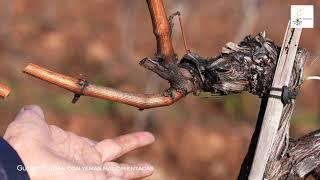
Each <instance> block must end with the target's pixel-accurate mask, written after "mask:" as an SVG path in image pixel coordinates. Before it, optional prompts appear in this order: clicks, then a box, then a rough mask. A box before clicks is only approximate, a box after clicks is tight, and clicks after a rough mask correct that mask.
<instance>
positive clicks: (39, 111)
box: [20, 105, 44, 119]
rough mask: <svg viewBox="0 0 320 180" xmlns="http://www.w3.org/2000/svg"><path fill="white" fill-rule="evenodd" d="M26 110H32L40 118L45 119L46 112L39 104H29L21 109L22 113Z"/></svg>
mask: <svg viewBox="0 0 320 180" xmlns="http://www.w3.org/2000/svg"><path fill="white" fill-rule="evenodd" d="M24 111H32V112H33V113H35V114H37V115H38V116H40V118H42V119H44V114H43V111H42V109H41V108H40V107H39V106H37V105H27V106H24V107H22V109H21V110H20V113H22V112H24Z"/></svg>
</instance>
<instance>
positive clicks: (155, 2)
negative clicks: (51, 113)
mask: <svg viewBox="0 0 320 180" xmlns="http://www.w3.org/2000/svg"><path fill="white" fill-rule="evenodd" d="M146 1H147V4H148V7H149V11H150V15H151V20H152V25H153V32H154V35H155V36H156V40H157V56H158V57H161V59H163V60H164V64H174V65H175V64H176V63H177V56H176V54H175V53H174V49H173V45H172V39H171V34H170V31H171V30H170V25H169V21H168V18H167V15H166V12H165V8H164V6H163V2H162V0H146ZM23 72H25V73H27V74H29V75H31V76H34V77H37V78H39V79H42V80H44V81H47V82H49V83H52V84H55V85H57V86H59V87H62V88H64V89H67V90H69V91H71V92H73V93H75V98H74V100H73V102H75V101H76V100H77V99H78V98H79V96H80V95H86V96H92V97H97V98H101V99H105V100H110V101H113V102H119V103H124V104H128V105H131V106H135V107H138V108H139V109H148V108H155V107H161V106H169V105H171V104H173V103H175V102H176V101H178V100H179V99H181V98H182V97H184V96H185V95H186V93H185V92H183V91H179V90H176V89H175V88H172V87H170V88H169V89H167V90H166V91H164V92H163V93H160V94H155V95H147V94H136V93H129V92H123V91H120V90H116V89H112V88H108V87H101V86H96V85H92V84H86V85H85V87H84V86H83V84H81V82H80V80H78V79H75V78H72V77H69V76H65V75H62V74H58V73H55V72H53V71H50V70H47V69H45V68H43V67H40V66H37V65H34V64H29V65H28V66H27V67H26V68H25V69H24V70H23Z"/></svg>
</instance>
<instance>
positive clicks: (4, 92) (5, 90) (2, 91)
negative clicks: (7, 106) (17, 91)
mask: <svg viewBox="0 0 320 180" xmlns="http://www.w3.org/2000/svg"><path fill="white" fill-rule="evenodd" d="M10 92H11V89H10V88H9V87H7V86H5V85H3V84H0V97H1V98H6V97H7V96H8V95H9V94H10Z"/></svg>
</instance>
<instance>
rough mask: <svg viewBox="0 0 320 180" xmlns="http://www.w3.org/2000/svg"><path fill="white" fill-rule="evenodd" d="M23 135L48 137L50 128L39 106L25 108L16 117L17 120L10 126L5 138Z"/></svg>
mask: <svg viewBox="0 0 320 180" xmlns="http://www.w3.org/2000/svg"><path fill="white" fill-rule="evenodd" d="M21 133H22V134H24V135H33V136H34V135H37V136H38V135H39V136H47V135H48V133H49V128H48V125H47V123H46V121H45V118H44V114H43V111H42V109H41V108H40V107H39V106H35V105H29V106H24V107H23V108H22V109H21V110H20V112H19V113H18V115H17V116H16V117H15V120H14V121H13V122H12V123H10V124H9V126H8V128H7V131H6V134H5V136H8V135H15V136H16V135H18V134H21Z"/></svg>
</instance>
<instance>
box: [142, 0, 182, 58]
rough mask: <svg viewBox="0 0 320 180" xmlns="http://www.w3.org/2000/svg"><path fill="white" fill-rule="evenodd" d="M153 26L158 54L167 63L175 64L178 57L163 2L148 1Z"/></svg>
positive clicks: (156, 0)
mask: <svg viewBox="0 0 320 180" xmlns="http://www.w3.org/2000/svg"><path fill="white" fill-rule="evenodd" d="M147 4H148V7H149V12H150V16H151V20H152V25H153V33H154V35H155V36H156V39H157V53H158V55H161V56H163V58H164V61H165V63H167V64H174V63H176V62H177V56H176V54H175V52H174V49H173V45H172V39H171V33H170V32H171V29H170V25H169V21H168V17H167V14H166V11H165V8H164V6H163V2H162V0H147Z"/></svg>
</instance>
